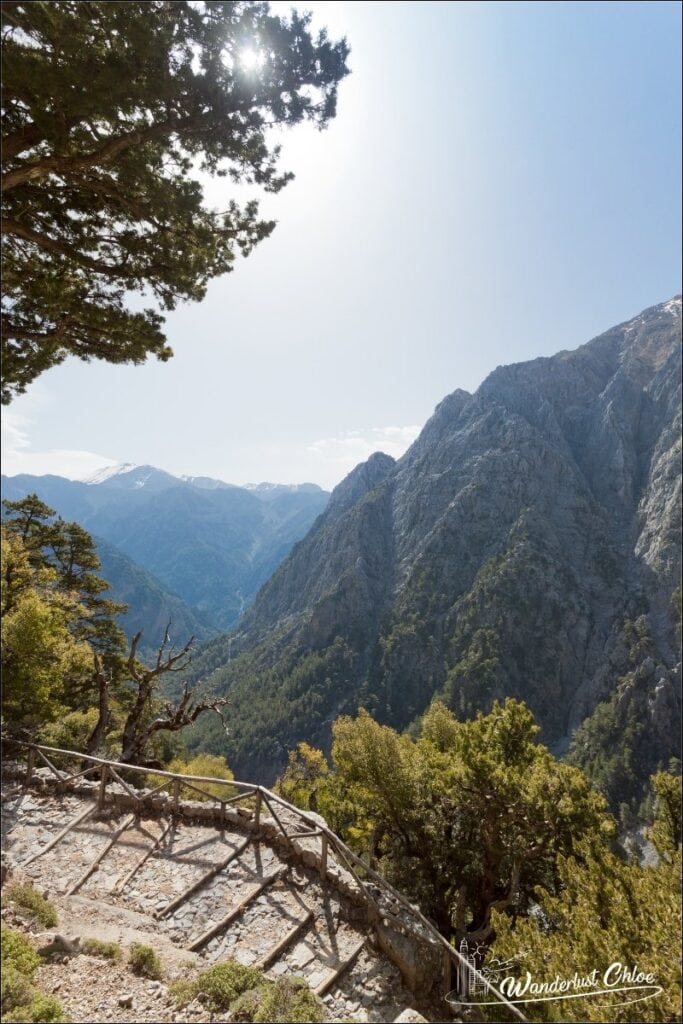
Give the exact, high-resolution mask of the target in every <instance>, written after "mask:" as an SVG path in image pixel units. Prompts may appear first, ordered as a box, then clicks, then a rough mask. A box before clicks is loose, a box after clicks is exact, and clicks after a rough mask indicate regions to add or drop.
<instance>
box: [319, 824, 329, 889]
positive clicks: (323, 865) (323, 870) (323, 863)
mask: <svg viewBox="0 0 683 1024" xmlns="http://www.w3.org/2000/svg"><path fill="white" fill-rule="evenodd" d="M320 847H321V849H320V877H321V879H322V880H323V882H324V881H325V879H326V878H327V836H326V835H325V833H324V832H323V834H322V835H321V836H320Z"/></svg>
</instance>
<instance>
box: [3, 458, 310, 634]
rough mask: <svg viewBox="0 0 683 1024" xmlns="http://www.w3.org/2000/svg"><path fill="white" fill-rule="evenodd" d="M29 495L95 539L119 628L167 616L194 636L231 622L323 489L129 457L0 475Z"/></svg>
mask: <svg viewBox="0 0 683 1024" xmlns="http://www.w3.org/2000/svg"><path fill="white" fill-rule="evenodd" d="M29 493H35V494H37V495H38V496H39V497H40V498H41V499H42V500H43V501H45V502H46V503H47V504H48V505H50V506H51V507H52V508H54V509H56V511H57V512H58V513H59V514H60V515H61V516H62V517H63V518H64V519H67V520H75V521H76V522H78V523H80V524H81V526H83V527H85V529H86V530H88V531H89V532H90V533H91V534H92V535H93V536H94V537H95V539H96V540H97V543H98V549H99V553H100V557H101V560H102V564H103V568H102V575H103V576H104V577H105V578H106V579H108V580H109V582H110V583H111V584H112V596H113V597H114V598H115V599H117V600H121V601H125V602H126V603H128V604H129V606H130V610H129V614H128V615H127V616H126V617H125V620H124V625H125V627H126V629H127V631H128V632H132V631H134V630H135V629H136V628H139V627H140V626H144V628H145V637H146V640H147V642H148V643H149V644H155V643H157V642H158V639H157V638H159V639H160V638H161V636H162V635H163V627H164V626H165V624H166V622H167V621H168V619H169V618H172V620H173V623H174V629H175V630H176V633H177V634H179V635H183V636H187V635H189V634H191V633H194V635H195V636H197V637H198V638H199V639H207V638H208V637H210V636H213V635H215V634H216V633H217V632H219V631H221V630H225V629H227V628H229V627H230V626H231V625H233V624H234V623H236V622H237V620H238V619H239V616H240V614H241V613H242V611H243V610H244V609H245V608H246V607H247V606H248V605H249V603H250V602H251V600H252V599H253V597H254V595H255V593H256V591H257V590H258V588H259V587H260V586H261V584H262V583H263V582H264V581H265V580H266V579H268V577H269V576H270V575H271V574H272V573H273V571H274V570H275V569H276V568H277V566H278V565H279V564H280V562H281V561H282V559H283V558H285V557H286V555H287V554H288V553H289V551H290V549H291V547H292V545H293V544H294V543H295V542H296V541H297V540H299V539H300V538H301V537H303V536H304V535H305V534H306V533H307V531H308V529H309V528H310V526H311V525H312V524H313V522H314V521H315V519H316V517H317V516H318V515H319V514H320V513H321V512H322V511H323V509H324V508H325V506H326V504H327V500H328V497H329V495H328V494H327V492H326V491H323V490H322V489H321V488H320V487H318V486H317V485H316V484H299V485H287V484H268V483H263V484H258V485H249V486H248V487H236V486H234V485H231V484H227V483H224V482H223V481H221V480H212V479H210V478H208V477H186V478H179V477H175V476H173V475H171V474H170V473H166V472H165V471H164V470H161V469H156V468H155V467H153V466H132V465H129V464H123V465H119V466H112V467H107V468H106V469H105V470H100V471H98V472H97V473H95V474H93V475H91V476H90V477H89V478H88V479H87V480H83V481H74V480H67V479H65V478H64V477H59V476H30V475H27V474H21V475H18V476H12V477H5V476H3V478H2V496H3V497H4V498H8V499H10V500H18V499H20V498H23V497H25V496H26V494H29Z"/></svg>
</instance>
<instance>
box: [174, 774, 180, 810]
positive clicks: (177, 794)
mask: <svg viewBox="0 0 683 1024" xmlns="http://www.w3.org/2000/svg"><path fill="white" fill-rule="evenodd" d="M179 803H180V779H174V780H173V813H174V814H177V813H178V804H179Z"/></svg>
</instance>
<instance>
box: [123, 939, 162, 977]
mask: <svg viewBox="0 0 683 1024" xmlns="http://www.w3.org/2000/svg"><path fill="white" fill-rule="evenodd" d="M128 966H129V967H130V969H131V971H132V972H133V974H139V975H141V977H143V978H152V979H158V978H161V976H162V974H163V969H162V966H161V960H160V959H159V957H158V956H157V955H156V953H155V952H154V950H153V949H152V947H151V946H143V945H142V943H140V942H134V943H133V945H132V946H131V947H130V952H129V954H128Z"/></svg>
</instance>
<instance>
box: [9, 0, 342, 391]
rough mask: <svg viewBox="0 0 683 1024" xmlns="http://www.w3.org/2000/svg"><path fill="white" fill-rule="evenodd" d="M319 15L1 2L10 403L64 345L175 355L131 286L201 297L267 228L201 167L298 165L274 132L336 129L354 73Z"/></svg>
mask: <svg viewBox="0 0 683 1024" xmlns="http://www.w3.org/2000/svg"><path fill="white" fill-rule="evenodd" d="M309 25H310V16H308V15H304V16H300V15H298V14H297V13H296V12H292V13H291V15H290V16H289V17H288V18H280V17H276V16H275V15H272V14H271V13H270V10H269V5H268V4H267V3H251V2H238V0H211V2H208V0H207V2H199V3H191V2H189V0H188V2H186V0H175V2H169V0H128V2H126V3H109V2H106V0H88V2H87V3H83V2H75V0H54V2H52V3H49V4H48V3H29V2H7V3H3V5H2V57H3V99H2V112H3V125H4V134H3V139H2V151H3V176H2V193H3V225H2V231H3V245H4V286H5V303H4V306H3V319H4V325H3V348H2V357H3V358H2V364H3V384H2V399H3V401H4V402H7V401H9V400H10V399H11V397H12V396H13V395H15V394H18V393H21V392H22V391H24V390H25V389H26V387H27V385H28V384H29V383H30V382H31V381H32V380H33V379H35V377H36V376H38V374H40V373H42V372H43V371H44V370H46V369H47V368H49V367H50V366H54V365H56V364H57V363H60V362H62V361H63V360H64V359H65V358H66V356H67V355H68V354H73V355H76V356H78V357H79V358H81V359H85V360H89V359H93V358H96V359H105V360H108V361H109V362H115V363H120V362H132V363H141V362H143V361H144V360H145V358H146V357H147V355H149V354H153V355H155V356H157V357H158V358H159V359H162V360H166V359H168V358H169V356H170V355H171V354H172V353H171V350H170V348H169V347H168V345H167V344H166V340H165V337H164V334H163V331H162V325H163V316H162V315H161V313H160V312H159V308H148V309H145V310H143V311H138V312H132V311H131V310H130V309H128V308H127V307H126V297H127V295H128V294H129V293H131V292H144V293H145V294H146V295H148V296H153V298H154V299H155V300H156V302H157V305H158V307H160V308H161V309H162V310H172V309H173V308H174V307H175V305H176V304H177V302H178V301H179V300H187V299H189V300H199V299H201V298H202V297H203V295H204V294H205V291H206V286H207V283H208V281H209V280H211V278H213V277H215V276H217V275H220V274H224V273H226V272H228V271H230V270H231V269H232V265H233V263H234V260H235V258H236V256H237V255H238V254H240V253H241V254H242V255H245V256H246V255H248V254H249V253H250V252H251V250H252V249H253V247H254V245H256V244H257V243H258V242H259V241H260V240H262V239H263V238H265V237H267V236H268V235H269V234H270V233H271V231H272V230H273V227H274V222H272V221H266V220H262V219H261V218H260V216H259V210H258V203H257V201H256V200H253V199H252V200H250V201H248V202H246V203H245V205H243V206H241V207H240V206H239V205H238V204H237V202H235V201H234V200H227V199H226V201H225V203H224V204H223V207H224V208H223V209H222V210H220V211H219V210H214V209H209V208H208V207H207V206H206V205H205V203H204V201H203V193H202V186H201V184H200V182H199V181H198V180H197V178H196V177H195V176H193V175H196V173H197V172H202V173H203V174H205V175H207V174H208V175H212V176H219V177H229V179H230V180H231V181H232V182H233V183H235V184H240V183H245V184H250V185H255V186H257V187H259V188H261V189H263V190H265V191H266V192H278V191H279V190H280V189H281V188H282V187H283V186H284V185H285V184H286V183H287V182H288V181H289V180H290V178H291V177H292V175H291V174H289V173H285V172H282V171H281V170H280V169H279V167H278V159H279V152H280V147H279V145H277V144H274V143H273V136H272V134H271V133H270V129H271V128H272V127H273V126H291V125H294V124H296V123H298V122H301V121H310V122H312V123H313V124H315V125H317V126H318V127H320V128H323V127H325V126H326V125H327V124H328V122H329V120H330V119H331V118H332V117H334V114H335V110H336V99H337V87H338V84H339V82H340V80H341V79H342V78H343V77H344V76H345V75H346V74H347V73H348V69H347V67H346V58H347V55H348V47H347V45H346V42H345V41H344V40H342V41H340V42H336V43H333V42H331V41H330V40H329V39H328V38H327V36H326V34H325V32H324V31H323V32H321V33H320V34H319V35H318V36H317V37H316V38H314V37H313V36H312V34H311V32H310V28H309ZM249 57H251V59H249Z"/></svg>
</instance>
